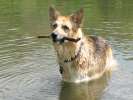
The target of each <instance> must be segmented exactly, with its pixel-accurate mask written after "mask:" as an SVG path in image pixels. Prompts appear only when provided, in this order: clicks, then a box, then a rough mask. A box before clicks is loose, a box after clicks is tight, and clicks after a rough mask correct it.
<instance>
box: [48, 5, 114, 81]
mask: <svg viewBox="0 0 133 100" xmlns="http://www.w3.org/2000/svg"><path fill="white" fill-rule="evenodd" d="M49 19H50V26H51V28H52V33H51V38H52V40H53V45H54V48H55V51H56V53H57V59H58V63H59V66H60V73H61V75H62V78H63V80H64V81H67V82H75V83H79V82H83V81H89V80H93V79H97V78H99V77H100V76H102V75H103V73H104V72H106V71H111V70H112V68H113V67H114V66H115V65H116V61H115V60H114V57H113V54H112V49H111V46H110V45H109V43H108V42H107V41H106V40H105V39H103V38H101V37H97V36H88V37H86V36H85V35H84V34H83V32H82V29H81V25H82V20H83V9H80V10H78V11H77V12H75V13H73V14H71V15H69V16H62V15H61V14H60V13H59V11H57V10H56V9H55V8H54V7H50V8H49Z"/></svg>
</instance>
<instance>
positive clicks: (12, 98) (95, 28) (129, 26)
mask: <svg viewBox="0 0 133 100" xmlns="http://www.w3.org/2000/svg"><path fill="white" fill-rule="evenodd" d="M51 4H54V5H55V6H56V7H57V9H59V10H60V11H61V12H62V13H63V14H70V13H71V12H73V11H75V10H77V9H78V8H80V7H83V8H84V10H85V11H84V12H85V20H84V26H83V27H82V28H83V30H84V33H85V34H86V35H88V34H93V35H99V36H102V37H104V38H106V39H107V40H109V42H110V43H111V45H112V47H113V50H114V55H115V57H116V58H117V60H118V62H119V68H118V71H116V72H114V73H113V74H112V77H111V78H110V80H109V81H108V78H107V77H106V75H105V76H104V77H102V78H101V79H99V80H96V81H92V82H90V83H82V84H67V83H62V82H61V77H60V74H59V71H58V64H57V62H56V55H55V53H54V49H53V46H52V43H51V40H49V39H37V38H36V37H37V36H39V35H48V34H49V33H50V28H49V21H48V7H49V5H51ZM132 65H133V1H132V0H76V1H75V0H56V1H55V0H1V1H0V100H133V95H132V93H133V86H132V84H133V81H132V80H133V68H132Z"/></svg>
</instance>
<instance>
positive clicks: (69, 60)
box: [64, 42, 83, 63]
mask: <svg viewBox="0 0 133 100" xmlns="http://www.w3.org/2000/svg"><path fill="white" fill-rule="evenodd" d="M82 46H83V42H81V43H80V47H79V50H78V52H77V54H76V55H75V56H74V57H71V58H70V59H65V60H64V63H69V62H72V61H74V60H75V59H76V58H78V57H79V55H80V52H81V49H82Z"/></svg>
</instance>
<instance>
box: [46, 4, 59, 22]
mask: <svg viewBox="0 0 133 100" xmlns="http://www.w3.org/2000/svg"><path fill="white" fill-rule="evenodd" d="M59 15H60V13H59V12H58V11H57V10H56V9H55V8H54V7H53V6H50V7H49V18H50V21H55V20H56V19H57V18H58V16H59Z"/></svg>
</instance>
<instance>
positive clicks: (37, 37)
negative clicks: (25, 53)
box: [37, 36, 50, 38]
mask: <svg viewBox="0 0 133 100" xmlns="http://www.w3.org/2000/svg"><path fill="white" fill-rule="evenodd" d="M37 38H50V36H38V37H37Z"/></svg>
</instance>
